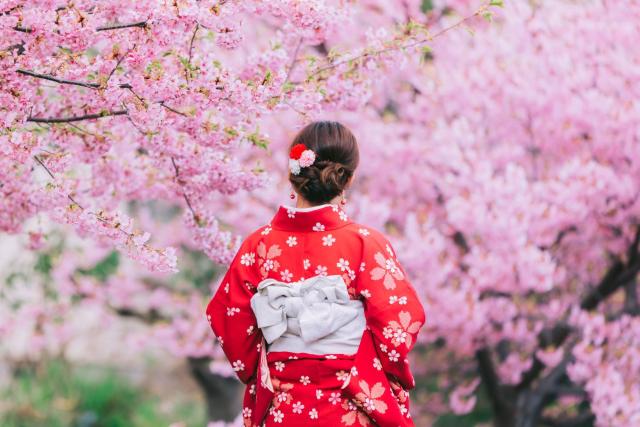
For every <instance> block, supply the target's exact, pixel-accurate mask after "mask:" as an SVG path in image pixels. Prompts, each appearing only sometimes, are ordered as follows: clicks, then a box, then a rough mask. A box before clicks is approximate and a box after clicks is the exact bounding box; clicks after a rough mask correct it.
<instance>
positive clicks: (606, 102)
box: [0, 0, 640, 427]
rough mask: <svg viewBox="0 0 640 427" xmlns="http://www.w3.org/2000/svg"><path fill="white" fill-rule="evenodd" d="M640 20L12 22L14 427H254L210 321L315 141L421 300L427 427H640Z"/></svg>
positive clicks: (9, 182) (189, 6)
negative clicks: (337, 162) (291, 169)
mask: <svg viewBox="0 0 640 427" xmlns="http://www.w3.org/2000/svg"><path fill="white" fill-rule="evenodd" d="M638 40H640V3H638V2H637V1H635V0H504V2H503V1H500V0H492V1H491V0H490V1H486V2H481V1H477V0H398V1H387V0H360V1H347V0H327V1H316V0H273V1H270V2H262V1H258V0H246V1H242V2H240V1H233V0H227V1H224V0H220V1H195V0H191V1H188V0H176V1H151V0H139V1H137V2H135V4H131V3H129V2H127V1H124V0H108V1H104V2H98V3H96V2H92V1H88V0H79V1H74V2H67V1H62V0H61V1H53V0H31V1H18V0H4V1H3V2H2V3H1V4H0V152H1V153H2V156H1V157H0V194H1V195H2V199H1V202H0V231H1V233H0V426H2V427H19V426H20V427H22V426H24V427H39V426H43V427H44V426H46V427H58V426H60V427H63V426H65V427H66V426H74V427H75V426H78V427H80V426H82V427H90V426H108V427H120V426H127V427H129V426H136V427H137V426H140V427H146V426H172V427H187V426H207V425H208V427H223V426H240V425H242V421H241V419H240V418H239V415H238V414H239V413H240V410H241V407H240V398H241V395H242V391H243V390H242V388H241V384H240V383H239V382H238V381H237V380H236V379H235V377H234V373H233V371H232V370H231V369H230V367H229V365H228V362H227V361H226V360H225V358H224V354H223V353H222V351H221V349H220V347H219V346H218V344H217V342H216V340H215V337H214V336H213V334H212V332H211V330H210V329H209V325H208V323H207V321H206V319H205V315H204V309H205V306H206V303H207V302H208V300H209V298H210V297H211V296H212V295H213V292H214V291H215V289H216V288H217V286H218V280H219V279H220V278H221V275H222V274H223V273H224V271H225V266H226V264H227V263H228V262H229V261H230V259H231V257H233V255H234V254H235V250H236V249H237V247H238V244H239V243H240V242H241V241H242V239H243V237H244V236H245V235H246V234H247V233H249V232H250V231H252V230H253V229H255V228H257V227H259V226H261V225H263V224H265V223H266V222H267V221H269V220H270V219H271V217H272V215H273V214H274V212H275V209H276V208H277V207H278V205H279V204H281V203H285V204H289V203H292V202H291V201H290V200H289V191H290V187H289V184H288V183H287V181H286V171H287V169H286V165H287V151H286V147H287V146H288V144H289V143H290V141H291V138H292V137H293V135H294V134H295V133H296V131H297V130H298V129H299V128H300V127H301V126H302V125H304V124H305V123H307V122H309V121H310V120H314V119H335V120H340V121H341V122H343V123H344V124H346V125H347V126H349V127H350V128H351V129H352V130H353V132H354V133H355V134H356V136H357V138H358V140H359V143H360V149H361V164H360V167H359V169H358V171H357V175H356V181H355V182H354V185H353V187H352V188H351V189H350V191H349V193H348V194H347V199H348V202H347V206H346V211H347V213H348V214H349V216H350V217H352V218H353V219H355V220H356V221H359V222H362V223H366V224H368V225H370V226H373V227H376V228H378V229H379V230H382V231H384V232H385V233H386V234H387V235H388V236H389V237H390V239H391V240H392V242H393V244H394V247H395V248H396V251H397V253H398V256H399V259H400V261H401V262H402V264H403V266H404V267H405V268H406V270H407V272H408V273H409V275H410V278H411V279H412V282H413V284H414V286H415V287H416V289H417V290H418V293H419V295H420V296H421V298H422V300H423V303H424V305H425V309H426V313H427V324H426V327H425V328H424V329H423V331H422V335H421V337H420V342H419V344H418V345H417V346H416V349H415V350H414V351H413V354H412V363H413V365H412V366H413V371H414V374H415V376H416V379H417V387H416V389H415V390H413V391H412V392H411V398H412V413H413V417H414V419H415V422H416V426H418V427H426V426H437V427H457V426H460V427H468V426H477V427H480V426H496V427H540V426H549V427H561V426H567V427H568V426H573V427H588V426H606V427H625V426H629V427H635V426H639V425H640V380H639V378H640V318H639V317H638V315H639V314H640V302H639V300H638V284H637V274H638V271H640V256H639V255H640V254H639V252H638V250H639V247H638V245H639V243H640V229H639V228H638V227H639V223H640V222H639V214H640V202H639V200H638V194H639V191H640V151H639V149H640V102H639V101H638V100H639V99H640V44H639V43H638Z"/></svg>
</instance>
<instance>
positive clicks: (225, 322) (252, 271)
mask: <svg viewBox="0 0 640 427" xmlns="http://www.w3.org/2000/svg"><path fill="white" fill-rule="evenodd" d="M254 264H255V252H254V251H253V249H252V247H251V245H250V244H249V241H248V240H245V241H244V242H243V243H242V245H241V246H240V249H239V250H238V252H237V253H236V255H235V257H234V259H233V260H232V261H231V264H230V265H229V268H228V270H227V272H226V273H225V275H224V277H223V278H222V281H221V282H220V286H219V287H218V289H217V291H216V292H215V294H214V296H213V298H212V299H211V301H210V302H209V304H208V305H207V310H206V313H207V319H208V320H209V324H210V325H211V329H212V330H213V333H214V334H215V335H216V337H217V338H218V341H219V342H220V346H221V347H222V350H223V351H224V354H225V355H226V356H227V359H228V360H229V363H231V366H232V368H233V370H234V371H235V372H236V374H237V375H238V378H239V379H240V381H242V382H243V383H244V384H247V383H249V382H250V381H251V379H252V378H253V377H254V376H255V375H256V370H257V366H258V359H259V355H260V344H261V342H262V332H261V331H260V329H259V328H258V325H257V324H256V318H255V315H254V314H253V310H252V309H251V305H250V300H251V297H252V296H253V294H254V293H255V292H256V284H257V282H258V275H257V271H256V266H255V265H254Z"/></svg>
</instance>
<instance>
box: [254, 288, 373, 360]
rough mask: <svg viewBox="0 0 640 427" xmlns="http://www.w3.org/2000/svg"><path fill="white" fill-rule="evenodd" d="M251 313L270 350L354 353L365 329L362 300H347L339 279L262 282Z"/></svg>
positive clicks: (346, 293)
mask: <svg viewBox="0 0 640 427" xmlns="http://www.w3.org/2000/svg"><path fill="white" fill-rule="evenodd" d="M251 308H252V309H253V312H254V314H255V316H256V319H257V321H258V327H259V328H260V329H261V330H262V334H263V336H264V338H265V341H266V342H267V347H268V351H290V352H294V353H300V352H303V353H312V354H355V353H356V351H357V349H358V346H359V345H360V340H361V338H362V333H363V332H364V329H365V326H366V321H365V316H364V307H363V305H362V301H359V300H352V299H350V298H349V293H348V291H347V285H346V284H345V283H344V280H343V279H342V276H340V275H330V276H314V277H311V278H309V279H305V280H302V281H299V282H292V283H287V282H281V281H278V280H275V279H264V280H263V281H261V282H260V283H259V284H258V287H257V292H256V293H255V295H253V297H251Z"/></svg>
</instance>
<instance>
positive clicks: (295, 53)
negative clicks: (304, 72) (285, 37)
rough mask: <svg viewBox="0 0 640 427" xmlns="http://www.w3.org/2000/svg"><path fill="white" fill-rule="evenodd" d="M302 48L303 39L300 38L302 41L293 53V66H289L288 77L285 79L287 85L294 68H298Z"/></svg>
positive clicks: (299, 41)
mask: <svg viewBox="0 0 640 427" xmlns="http://www.w3.org/2000/svg"><path fill="white" fill-rule="evenodd" d="M300 46H302V37H300V40H298V44H297V45H296V48H295V50H294V51H293V55H292V58H291V64H289V68H288V69H287V76H286V77H285V78H284V82H285V83H286V82H288V81H289V77H290V76H291V72H292V71H293V68H294V67H295V66H296V62H297V61H298V51H299V50H300Z"/></svg>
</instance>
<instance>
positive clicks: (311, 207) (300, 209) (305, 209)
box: [281, 203, 333, 212]
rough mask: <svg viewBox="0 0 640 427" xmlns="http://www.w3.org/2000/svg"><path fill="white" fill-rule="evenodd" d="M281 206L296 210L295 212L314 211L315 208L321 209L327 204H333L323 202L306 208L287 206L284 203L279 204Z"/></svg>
mask: <svg viewBox="0 0 640 427" xmlns="http://www.w3.org/2000/svg"><path fill="white" fill-rule="evenodd" d="M281 206H282V207H284V208H285V209H288V210H290V211H296V212H309V211H315V210H317V209H321V208H324V207H327V206H333V204H331V203H324V204H322V205H317V206H309V207H307V208H297V207H295V206H287V205H285V204H282V205H281Z"/></svg>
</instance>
